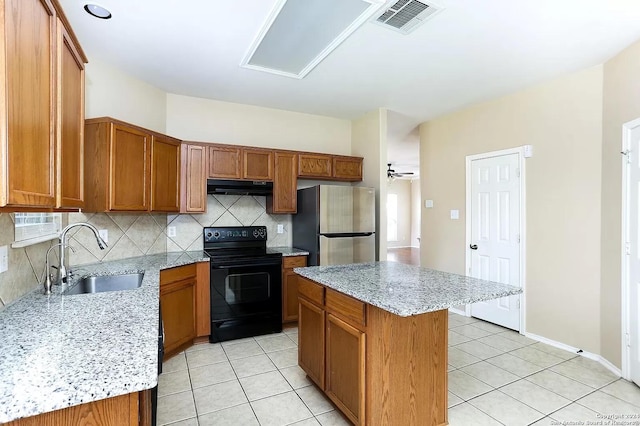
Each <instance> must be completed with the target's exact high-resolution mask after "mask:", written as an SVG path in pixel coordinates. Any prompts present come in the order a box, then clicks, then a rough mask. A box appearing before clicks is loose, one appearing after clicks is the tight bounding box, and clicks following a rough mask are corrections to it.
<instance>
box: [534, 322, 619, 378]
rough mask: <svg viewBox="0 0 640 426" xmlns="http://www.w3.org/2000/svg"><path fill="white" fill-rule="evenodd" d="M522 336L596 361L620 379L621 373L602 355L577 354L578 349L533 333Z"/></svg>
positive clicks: (583, 352)
mask: <svg viewBox="0 0 640 426" xmlns="http://www.w3.org/2000/svg"><path fill="white" fill-rule="evenodd" d="M524 336H525V337H528V338H529V339H533V340H537V341H538V342H541V343H545V344H547V345H550V346H553V347H555V348H558V349H563V350H565V351H568V352H572V353H574V354H578V355H582V356H583V357H585V358H589V359H592V360H594V361H597V362H599V363H600V364H602V365H603V366H604V367H605V368H606V369H607V370H609V371H611V372H612V373H613V374H615V375H616V376H619V377H622V371H621V370H620V369H619V368H618V367H616V366H615V365H613V364H612V363H611V362H609V361H608V360H606V359H605V358H603V357H602V355H598V354H594V353H592V352H586V351H582V352H579V351H580V349H579V348H574V347H573V346H569V345H566V344H564V343H561V342H558V341H555V340H551V339H547V338H546V337H542V336H538V335H537V334H533V333H527V332H525V333H524Z"/></svg>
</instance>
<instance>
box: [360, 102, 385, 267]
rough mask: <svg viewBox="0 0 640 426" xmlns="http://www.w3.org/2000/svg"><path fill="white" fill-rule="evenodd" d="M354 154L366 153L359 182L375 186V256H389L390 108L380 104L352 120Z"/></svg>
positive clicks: (380, 257)
mask: <svg viewBox="0 0 640 426" xmlns="http://www.w3.org/2000/svg"><path fill="white" fill-rule="evenodd" d="M351 123H352V125H351V126H352V127H351V155H354V156H358V157H364V164H363V170H362V174H363V179H362V183H360V184H358V186H368V187H372V188H375V190H376V253H377V256H376V260H386V258H387V211H386V208H385V206H386V200H387V175H386V170H387V164H386V163H387V110H386V109H384V108H380V109H377V110H374V111H371V112H369V113H367V114H365V115H364V116H362V117H360V118H358V119H357V120H353V121H352V122H351Z"/></svg>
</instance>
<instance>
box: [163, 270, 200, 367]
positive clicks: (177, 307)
mask: <svg viewBox="0 0 640 426" xmlns="http://www.w3.org/2000/svg"><path fill="white" fill-rule="evenodd" d="M195 295H196V279H195V278H190V279H186V280H182V281H177V282H173V283H170V284H161V286H160V306H161V308H162V321H163V324H164V350H165V352H166V353H167V356H169V355H171V353H172V352H174V351H175V350H176V349H179V348H180V347H181V346H182V345H185V344H187V343H189V342H192V341H193V339H195V337H196V303H195V301H196V299H195Z"/></svg>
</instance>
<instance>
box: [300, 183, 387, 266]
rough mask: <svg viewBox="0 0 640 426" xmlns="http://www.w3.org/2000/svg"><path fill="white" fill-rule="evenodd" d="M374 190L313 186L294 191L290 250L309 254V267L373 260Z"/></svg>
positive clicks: (374, 247)
mask: <svg viewBox="0 0 640 426" xmlns="http://www.w3.org/2000/svg"><path fill="white" fill-rule="evenodd" d="M375 199H376V195H375V190H374V189H373V188H363V187H357V186H337V185H317V186H313V187H311V188H305V189H299V190H298V213H297V214H295V215H293V219H292V224H293V229H292V233H293V238H292V239H293V246H294V247H297V248H300V249H304V250H307V251H308V252H309V262H308V263H309V265H310V266H316V265H344V264H347V263H362V262H373V261H375V260H376V236H375V230H376V210H375V209H376V207H375Z"/></svg>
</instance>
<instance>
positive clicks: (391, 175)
mask: <svg viewBox="0 0 640 426" xmlns="http://www.w3.org/2000/svg"><path fill="white" fill-rule="evenodd" d="M387 166H388V167H389V168H388V169H387V178H397V177H403V176H411V175H412V174H413V172H396V171H395V170H393V169H392V168H391V163H387Z"/></svg>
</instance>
